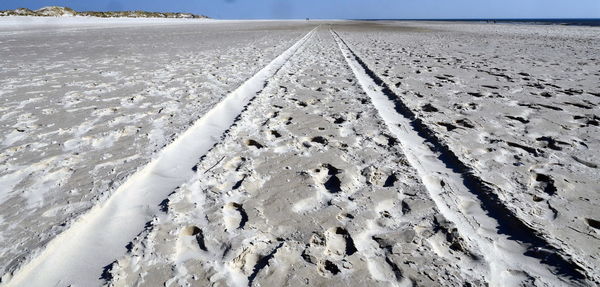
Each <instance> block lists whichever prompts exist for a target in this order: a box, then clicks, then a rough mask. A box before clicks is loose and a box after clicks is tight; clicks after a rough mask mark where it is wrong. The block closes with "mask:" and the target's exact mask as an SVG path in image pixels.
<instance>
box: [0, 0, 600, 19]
mask: <svg viewBox="0 0 600 287" xmlns="http://www.w3.org/2000/svg"><path fill="white" fill-rule="evenodd" d="M48 5H57V6H68V7H71V8H73V9H75V10H78V11H83V10H96V11H105V10H147V11H164V12H179V11H181V12H192V13H197V14H204V15H208V16H211V17H214V18H223V19H257V18H259V19H269V18H306V17H310V18H329V19H334V18H335V19H368V18H369V19H370V18H373V19H375V18H379V19H382V18H385V19H391V18H394V19H400V18H600V0H0V10H6V9H15V8H19V7H25V8H30V9H37V8H40V7H42V6H48Z"/></svg>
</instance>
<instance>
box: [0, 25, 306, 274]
mask: <svg viewBox="0 0 600 287" xmlns="http://www.w3.org/2000/svg"><path fill="white" fill-rule="evenodd" d="M316 29H317V28H315V29H313V30H312V31H310V32H309V33H308V34H306V35H305V36H304V37H303V38H302V39H300V40H299V41H298V42H296V43H295V44H294V45H292V46H291V47H290V48H289V49H288V50H286V51H285V52H284V53H282V54H281V55H279V56H278V57H277V58H275V59H274V60H273V61H272V62H271V63H269V64H268V65H267V66H265V67H264V68H263V69H262V70H260V71H259V72H258V73H256V74H255V75H254V76H253V77H251V78H250V79H248V80H247V81H246V82H245V83H244V84H242V85H241V86H240V87H239V88H238V89H236V90H235V91H233V92H232V93H231V94H229V95H228V96H226V97H225V99H224V100H223V101H221V102H220V103H218V104H217V105H216V106H215V107H214V108H212V109H211V110H210V111H209V112H208V113H206V114H205V115H204V116H203V117H202V118H201V119H199V120H198V121H197V122H196V123H195V124H194V125H193V126H192V127H191V128H189V129H188V130H187V131H185V132H184V133H183V134H182V135H181V136H180V137H179V138H178V139H176V140H175V141H174V142H173V143H172V144H170V145H168V146H167V147H166V148H165V149H163V150H162V151H161V152H160V153H159V154H158V156H157V157H156V158H155V159H154V160H153V161H152V162H150V163H149V164H148V165H146V166H145V167H144V168H143V169H141V170H140V171H138V172H136V173H135V174H134V175H133V176H132V177H131V178H130V179H129V180H127V181H126V182H125V183H124V184H123V185H122V186H120V187H119V189H117V190H116V191H115V193H114V194H113V195H112V196H111V197H110V198H108V200H107V201H106V202H104V203H102V204H99V205H97V206H96V207H94V208H92V209H91V210H90V212H89V213H87V214H85V215H83V216H82V217H81V218H80V219H79V220H77V221H76V222H75V223H73V225H72V226H71V227H70V228H69V229H67V230H66V231H65V232H63V233H62V234H60V235H58V236H57V237H56V238H54V239H53V240H52V241H51V242H50V243H49V244H48V245H47V246H46V248H45V249H43V250H42V251H40V253H39V254H37V256H35V257H34V258H33V259H32V260H31V261H30V262H29V263H28V264H26V265H25V266H23V267H22V268H21V269H20V270H18V271H17V273H16V274H15V276H14V277H13V278H12V280H11V279H9V280H10V281H9V282H8V284H7V285H8V286H71V285H79V286H98V285H101V284H102V282H101V281H100V277H101V273H102V271H103V267H104V266H107V265H109V264H111V262H112V261H113V260H115V258H117V257H118V256H120V255H121V254H124V253H125V252H126V247H125V246H126V245H127V243H128V242H130V240H131V239H132V238H133V237H135V236H136V235H137V234H138V233H139V232H140V231H141V230H142V229H143V228H144V225H145V224H146V223H147V222H149V221H150V220H151V219H152V218H153V217H154V215H155V214H156V213H157V212H158V211H159V209H160V206H159V204H160V202H161V201H162V200H164V198H165V197H167V196H168V194H169V193H171V192H172V191H173V190H174V189H175V188H177V186H179V185H180V184H182V183H183V182H185V181H186V180H187V179H188V178H189V177H190V176H191V175H193V171H192V168H193V166H194V164H196V163H197V161H198V159H199V158H201V157H202V156H203V155H205V154H206V153H207V152H208V151H209V150H210V149H211V148H212V147H213V146H214V145H215V144H217V143H218V142H220V140H221V138H222V136H223V134H224V133H225V132H226V131H227V130H228V129H229V128H230V127H231V126H232V125H233V124H234V123H235V121H236V120H237V119H238V117H239V115H240V113H242V111H243V110H244V109H245V107H246V106H247V105H248V104H249V103H250V101H251V100H252V99H253V98H254V97H255V96H256V95H257V94H258V93H260V91H262V90H263V89H264V87H265V86H266V84H267V83H268V82H269V80H270V79H271V78H272V77H273V76H274V75H275V74H276V73H277V72H278V71H279V70H280V69H281V68H282V67H283V66H284V64H285V63H287V62H288V60H289V59H290V58H291V57H292V56H294V55H295V54H296V52H297V51H298V50H299V49H301V47H302V46H303V45H304V44H305V43H306V42H307V41H308V40H309V39H310V38H311V37H312V36H313V34H314V32H315V30H316Z"/></svg>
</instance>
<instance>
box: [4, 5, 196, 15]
mask: <svg viewBox="0 0 600 287" xmlns="http://www.w3.org/2000/svg"><path fill="white" fill-rule="evenodd" d="M0 16H45V17H62V16H90V17H102V18H115V17H127V18H208V17H207V16H204V15H196V14H192V13H170V12H146V11H110V12H94V11H85V12H77V11H75V10H73V9H71V8H68V7H58V6H49V7H43V8H40V9H38V10H30V9H27V8H18V9H15V10H6V11H0Z"/></svg>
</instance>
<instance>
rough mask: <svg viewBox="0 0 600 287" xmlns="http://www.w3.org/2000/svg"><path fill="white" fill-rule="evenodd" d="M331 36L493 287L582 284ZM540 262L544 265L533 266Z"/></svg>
mask: <svg viewBox="0 0 600 287" xmlns="http://www.w3.org/2000/svg"><path fill="white" fill-rule="evenodd" d="M331 33H332V34H333V35H334V38H335V39H336V41H337V42H338V46H339V48H340V50H341V52H342V53H343V54H344V56H345V57H346V60H347V63H348V65H349V66H350V67H351V68H352V70H353V71H354V73H355V75H356V77H357V78H358V80H359V82H360V84H361V86H362V87H363V89H364V90H365V92H366V93H367V94H368V95H369V96H370V97H371V100H372V102H373V104H374V105H375V106H376V107H377V109H378V110H379V113H380V115H381V117H382V118H383V119H384V121H385V122H386V124H387V125H388V128H389V129H390V131H391V132H392V133H393V134H394V135H395V136H396V137H397V138H398V139H399V140H400V142H401V146H402V148H403V150H404V151H405V153H406V155H407V157H408V158H409V161H410V162H411V164H412V165H413V166H414V167H415V168H416V169H417V171H418V173H419V176H420V177H421V179H422V180H423V182H424V184H425V185H426V187H427V189H428V190H429V192H430V194H431V197H432V198H433V199H434V201H435V202H436V204H437V206H438V208H439V209H440V211H441V212H442V213H443V214H444V216H445V217H447V218H448V219H451V220H452V221H453V222H454V223H455V224H456V226H457V227H458V228H459V231H460V233H461V234H462V235H463V236H465V237H466V238H468V239H469V241H471V243H474V245H475V246H478V249H479V250H480V251H481V253H482V254H484V257H485V259H486V261H487V262H488V264H489V267H490V270H489V273H488V276H487V278H488V281H490V284H491V285H499V286H505V285H506V284H507V283H506V282H512V283H509V284H508V285H512V284H519V282H523V279H524V278H523V277H528V276H534V277H536V278H537V279H539V280H541V281H542V282H544V283H546V284H549V285H564V284H576V285H580V284H584V282H585V279H586V276H585V275H584V274H583V270H582V268H581V267H580V266H578V265H577V264H575V263H573V262H572V261H571V260H569V259H565V257H564V256H563V255H561V254H564V252H562V251H561V250H558V249H557V248H555V247H553V246H552V245H550V244H549V243H548V242H547V241H546V240H545V239H544V238H543V237H542V236H541V235H540V234H539V233H538V232H536V231H535V230H533V229H532V228H531V227H529V226H527V225H526V224H524V223H523V222H522V221H520V220H519V219H518V218H517V217H516V216H515V215H514V214H513V213H512V212H510V210H509V209H508V208H507V207H506V206H505V205H503V203H502V202H501V200H500V199H499V198H498V197H497V195H496V194H495V193H494V191H493V189H492V188H491V187H489V186H488V185H487V184H486V183H485V182H483V181H482V180H481V179H480V178H478V177H477V176H475V175H474V174H473V172H472V170H471V169H470V168H469V167H468V166H466V165H465V164H464V163H463V162H462V161H460V159H459V158H458V157H457V156H456V155H455V154H454V153H453V152H452V151H451V150H450V149H449V148H448V147H447V146H446V145H445V144H443V142H442V141H441V140H440V139H439V138H438V137H437V135H436V134H435V133H434V132H433V131H432V130H431V129H430V128H429V127H428V126H427V125H425V124H424V123H423V122H422V121H421V120H420V119H418V118H417V117H416V115H415V114H414V113H413V112H412V111H411V110H410V109H409V108H408V107H407V106H406V105H405V104H404V103H403V102H402V101H401V100H400V99H401V98H400V97H399V96H398V95H396V94H395V93H394V92H393V91H392V90H391V89H389V87H387V85H386V84H385V83H384V82H383V81H382V80H381V79H380V78H379V77H378V76H377V75H376V74H375V73H374V72H373V71H372V70H370V69H369V67H368V66H367V65H366V64H365V63H364V62H363V61H362V60H361V58H360V57H359V56H358V55H357V54H356V53H354V52H353V51H352V50H351V49H350V47H349V46H348V45H347V44H346V42H345V41H344V40H343V39H342V38H341V37H340V36H339V35H338V34H337V33H336V32H335V31H333V30H331ZM490 227H492V228H490ZM514 250H516V251H514ZM540 262H541V263H543V264H544V265H545V266H544V267H541V268H540V267H539V266H536V265H539V263H540ZM519 269H521V270H519ZM519 272H524V275H525V276H523V274H519ZM555 274H557V275H558V276H556V275H555Z"/></svg>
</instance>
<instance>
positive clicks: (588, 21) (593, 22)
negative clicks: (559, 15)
mask: <svg viewBox="0 0 600 287" xmlns="http://www.w3.org/2000/svg"><path fill="white" fill-rule="evenodd" d="M361 20H367V21H440V22H455V21H461V22H478V23H490V24H493V23H508V24H528V25H566V26H597V27H598V26H600V19H593V18H585V19H575V18H570V19H361Z"/></svg>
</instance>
